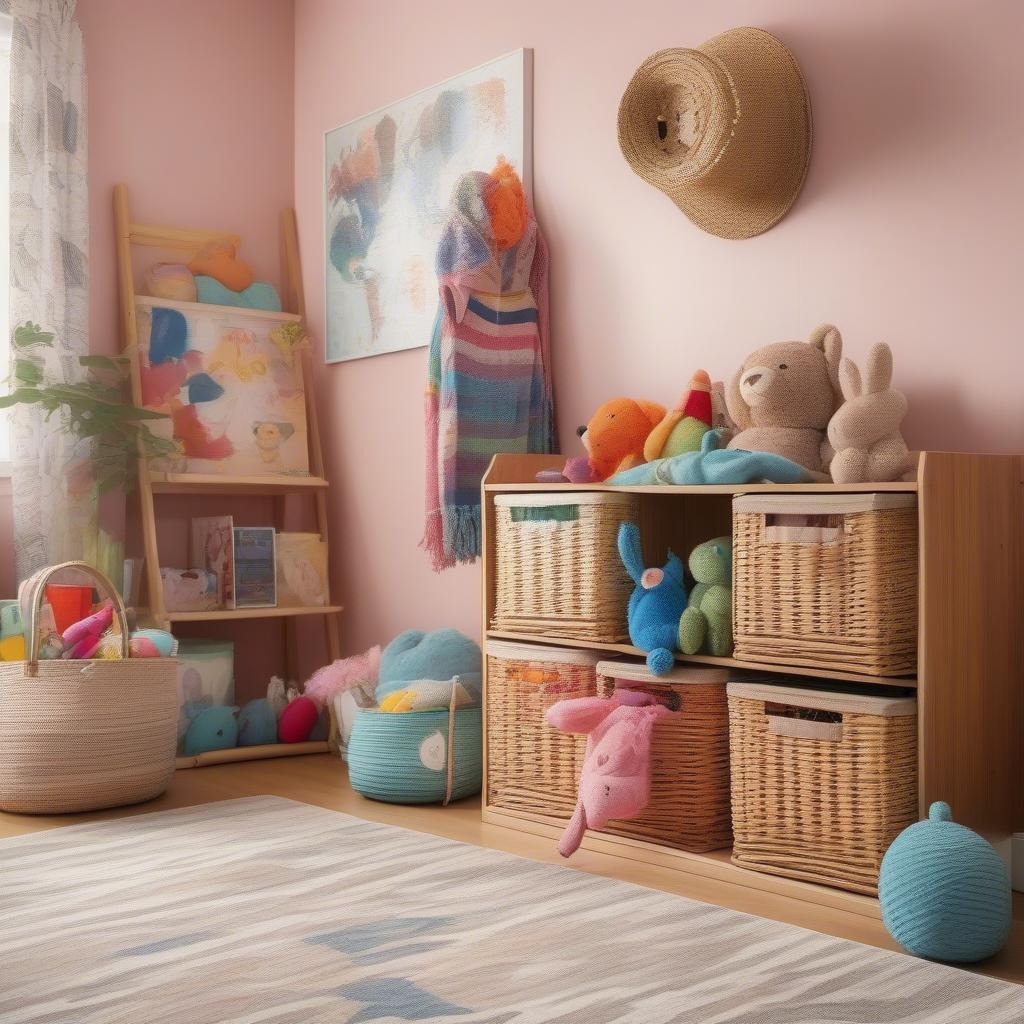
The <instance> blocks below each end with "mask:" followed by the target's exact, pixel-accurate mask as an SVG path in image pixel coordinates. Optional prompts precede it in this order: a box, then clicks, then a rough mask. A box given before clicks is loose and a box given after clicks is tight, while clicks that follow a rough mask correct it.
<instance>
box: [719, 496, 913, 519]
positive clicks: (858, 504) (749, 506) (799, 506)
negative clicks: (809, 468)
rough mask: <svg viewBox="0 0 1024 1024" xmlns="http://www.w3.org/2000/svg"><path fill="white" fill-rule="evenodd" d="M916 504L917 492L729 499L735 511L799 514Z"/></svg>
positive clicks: (840, 512) (737, 497)
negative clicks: (731, 500)
mask: <svg viewBox="0 0 1024 1024" xmlns="http://www.w3.org/2000/svg"><path fill="white" fill-rule="evenodd" d="M916 504H917V495H915V494H900V493H898V492H897V493H880V494H738V495H737V496H736V497H735V498H733V502H732V507H733V511H735V512H782V513H786V512H788V513H791V514H793V515H800V514H801V513H806V514H809V515H813V514H815V513H820V514H822V515H828V514H830V513H832V514H837V513H838V514H843V513H845V514H852V513H855V512H881V511H886V510H888V509H894V508H910V507H912V506H913V505H916Z"/></svg>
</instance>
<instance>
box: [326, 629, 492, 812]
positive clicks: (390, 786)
mask: <svg viewBox="0 0 1024 1024" xmlns="http://www.w3.org/2000/svg"><path fill="white" fill-rule="evenodd" d="M482 670H483V664H482V657H481V654H480V647H479V646H478V645H477V644H476V643H474V642H473V641H472V640H470V639H469V637H466V636H464V635H463V634H462V633H460V632H458V630H454V629H439V630H435V631H434V632H432V633H424V632H421V631H420V630H415V629H411V630H407V631H406V632H404V633H401V634H399V636H397V637H395V639H394V640H392V641H391V643H390V644H388V645H387V647H385V648H384V650H383V651H381V649H380V648H379V647H374V648H371V650H369V651H367V652H366V653H365V654H361V655H357V656H356V657H354V658H344V659H341V660H339V661H336V662H334V663H333V664H331V665H328V666H326V667H325V668H323V669H321V670H320V671H319V672H317V673H316V674H315V675H314V676H313V677H312V678H311V679H310V680H309V682H308V683H307V684H306V694H307V696H309V695H312V696H314V697H315V698H316V699H317V700H319V701H321V702H327V701H331V702H333V703H334V708H335V715H336V718H337V720H338V724H339V730H340V737H339V739H340V745H341V748H342V751H343V753H345V754H347V760H348V764H349V780H350V781H351V783H352V786H353V788H354V789H356V790H357V791H358V792H360V793H362V794H363V795H364V796H367V797H370V798H372V799H375V800H386V801H389V802H392V803H441V802H444V803H447V802H448V801H449V800H455V799H459V798H461V797H464V796H470V795H471V794H473V793H476V792H479V790H480V783H481V778H482V770H483V761H482V738H481V710H480V692H481V684H482V678H483V671H482ZM371 686H372V687H373V701H372V703H370V702H366V701H355V702H352V703H346V700H345V698H346V697H349V696H350V695H352V694H353V693H354V692H356V691H360V690H361V691H363V692H364V693H365V691H366V690H367V689H369V688H370V687H371ZM367 704H369V706H366V705H367Z"/></svg>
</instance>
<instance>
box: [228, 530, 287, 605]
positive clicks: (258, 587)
mask: <svg viewBox="0 0 1024 1024" xmlns="http://www.w3.org/2000/svg"><path fill="white" fill-rule="evenodd" d="M232 535H233V539H234V544H233V551H232V557H233V562H234V581H233V590H234V599H235V603H234V607H235V608H274V607H276V606H277V564H276V560H275V557H274V548H275V544H274V535H275V530H274V528H273V527H272V526H236V527H235V528H234V530H233V531H232Z"/></svg>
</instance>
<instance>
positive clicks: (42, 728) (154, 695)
mask: <svg viewBox="0 0 1024 1024" xmlns="http://www.w3.org/2000/svg"><path fill="white" fill-rule="evenodd" d="M67 568H74V569H76V570H78V571H79V572H83V573H86V574H87V575H89V576H91V577H92V578H93V579H94V580H95V581H96V583H97V585H98V586H99V587H100V589H101V592H103V593H104V594H105V595H106V596H109V597H110V598H111V599H112V600H113V601H114V606H115V610H116V616H117V621H118V623H119V624H120V628H121V631H122V636H126V635H127V624H126V621H125V616H124V606H123V604H122V603H121V598H120V596H119V595H118V593H117V591H116V590H115V589H114V587H113V585H112V584H111V583H110V581H109V580H108V579H107V578H106V577H105V576H103V575H102V574H100V573H98V572H97V571H96V570H95V569H92V568H91V567H90V566H88V565H86V564H85V563H84V562H66V563H63V564H62V565H58V566H54V567H53V568H52V569H51V570H49V571H47V572H46V573H41V574H38V575H37V576H36V577H35V578H34V581H33V588H34V591H35V592H36V595H37V596H36V598H34V600H35V603H34V604H33V606H32V607H33V609H35V610H36V611H34V613H33V614H32V615H31V616H30V621H29V630H30V634H29V643H30V650H29V652H28V660H27V661H9V662H0V706H2V707H3V729H2V731H0V809H2V810H5V811H14V812H17V813H25V814H63V813H67V812H71V811H88V810H97V809H100V808H104V807H119V806H121V805H124V804H133V803H139V802H140V801H142V800H150V799H152V798H153V797H155V796H159V795H160V794H161V793H162V792H163V791H164V790H165V789H166V788H167V785H168V783H169V782H170V779H171V775H172V774H173V773H174V749H175V745H176V743H177V722H178V695H177V686H176V677H177V662H176V661H175V659H173V658H131V659H129V658H125V659H123V660H120V661H106V660H86V661H38V662H37V661H36V660H35V656H36V651H35V647H36V645H37V640H36V635H37V630H36V629H35V619H36V614H37V609H38V606H39V603H41V601H42V590H43V587H44V585H45V582H46V579H47V578H48V577H49V575H50V574H51V573H53V572H56V571H57V570H59V569H67Z"/></svg>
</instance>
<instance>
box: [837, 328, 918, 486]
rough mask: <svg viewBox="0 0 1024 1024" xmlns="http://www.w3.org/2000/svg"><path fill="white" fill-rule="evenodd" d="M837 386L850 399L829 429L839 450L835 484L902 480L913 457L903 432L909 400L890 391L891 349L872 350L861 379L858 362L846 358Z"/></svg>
mask: <svg viewBox="0 0 1024 1024" xmlns="http://www.w3.org/2000/svg"><path fill="white" fill-rule="evenodd" d="M839 383H840V386H841V387H842V390H843V398H845V399H846V401H845V402H844V403H843V404H842V405H841V406H840V407H839V410H838V411H837V412H836V414H835V415H834V416H833V417H832V420H831V422H830V423H829V425H828V439H829V441H830V442H831V444H832V447H833V448H834V449H835V456H834V457H833V459H832V479H833V480H835V482H836V483H837V484H858V483H868V482H876V483H877V482H880V481H885V480H899V479H900V477H901V476H902V475H903V474H904V472H905V471H906V469H907V467H908V464H909V462H910V455H909V452H908V451H907V445H906V442H905V441H904V440H903V435H902V434H901V433H900V424H901V423H902V422H903V417H904V416H905V415H906V414H907V400H906V398H904V397H903V393H902V392H900V391H894V390H893V387H892V350H891V349H890V348H889V346H888V345H886V344H882V343H880V344H877V345H873V346H872V347H871V350H870V351H869V352H868V358H867V362H866V363H865V364H864V375H863V380H862V379H861V372H860V370H859V369H858V368H857V364H856V363H854V362H852V361H851V360H849V359H844V360H843V363H842V366H841V367H840V368H839Z"/></svg>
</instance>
